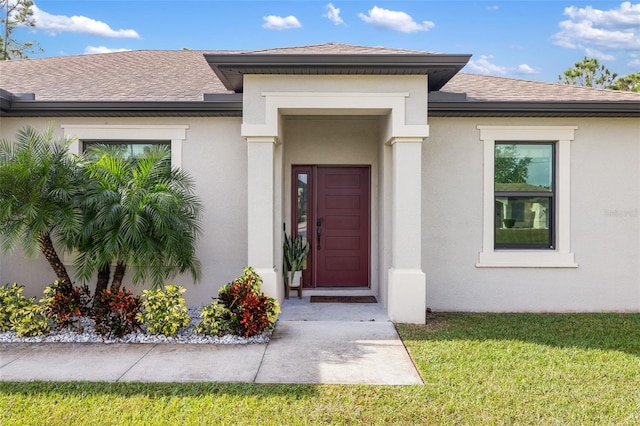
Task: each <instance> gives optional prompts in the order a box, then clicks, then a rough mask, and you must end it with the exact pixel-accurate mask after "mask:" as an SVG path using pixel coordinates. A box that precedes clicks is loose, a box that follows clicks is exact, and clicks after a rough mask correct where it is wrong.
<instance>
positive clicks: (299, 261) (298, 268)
mask: <svg viewBox="0 0 640 426" xmlns="http://www.w3.org/2000/svg"><path fill="white" fill-rule="evenodd" d="M282 249H283V253H284V256H283V263H284V268H283V273H284V289H285V291H284V297H285V298H286V299H288V298H289V292H290V290H291V289H295V290H298V297H302V280H301V279H300V278H301V276H302V270H303V269H304V266H305V262H306V260H307V254H309V249H310V246H309V242H308V241H304V240H303V239H302V236H301V235H297V236H295V237H289V236H288V235H287V233H286V232H285V233H284V244H283V246H282Z"/></svg>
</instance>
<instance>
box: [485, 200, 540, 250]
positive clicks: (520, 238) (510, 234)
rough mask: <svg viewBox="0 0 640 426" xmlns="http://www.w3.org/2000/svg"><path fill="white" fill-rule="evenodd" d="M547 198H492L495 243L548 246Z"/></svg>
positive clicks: (497, 244)
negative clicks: (493, 201) (494, 214)
mask: <svg viewBox="0 0 640 426" xmlns="http://www.w3.org/2000/svg"><path fill="white" fill-rule="evenodd" d="M550 201H551V198H548V197H496V201H495V213H496V221H495V228H496V235H495V244H496V246H500V245H502V246H518V245H523V246H525V245H529V246H541V247H542V246H544V247H551V246H552V239H551V223H552V215H551V209H550Z"/></svg>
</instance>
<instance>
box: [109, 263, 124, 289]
mask: <svg viewBox="0 0 640 426" xmlns="http://www.w3.org/2000/svg"><path fill="white" fill-rule="evenodd" d="M126 270H127V265H126V264H125V263H122V262H121V261H118V262H116V270H115V271H113V280H111V291H118V290H120V287H121V286H122V279H123V278H124V273H125V271H126Z"/></svg>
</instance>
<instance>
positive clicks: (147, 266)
mask: <svg viewBox="0 0 640 426" xmlns="http://www.w3.org/2000/svg"><path fill="white" fill-rule="evenodd" d="M84 173H85V176H86V177H87V184H86V189H85V193H84V196H83V197H82V209H83V212H84V217H85V219H84V229H83V232H82V234H81V238H80V240H79V241H77V247H78V252H79V255H78V256H77V257H76V262H75V266H76V267H77V271H76V274H77V276H78V278H79V279H82V280H85V279H89V278H90V277H91V276H92V274H93V273H94V272H96V271H97V272H98V283H97V285H96V294H97V293H98V292H99V291H100V290H102V289H104V288H106V287H107V283H108V281H109V278H110V272H111V265H112V264H115V269H114V271H113V277H112V280H111V288H112V290H117V289H119V288H120V287H121V285H122V281H123V278H124V275H125V273H126V271H127V269H128V268H129V267H130V269H131V270H132V272H133V276H132V281H133V283H134V284H137V283H140V282H146V281H149V282H151V284H152V285H153V286H154V287H156V288H157V287H160V286H162V285H163V284H165V281H166V280H168V279H170V278H172V277H174V276H175V275H176V274H177V273H182V272H189V273H191V275H192V277H193V278H194V280H196V281H197V280H198V279H199V277H200V261H199V260H198V259H197V257H196V254H195V248H196V242H197V239H198V237H199V235H200V234H201V228H200V210H201V202H200V200H199V199H198V197H197V196H196V195H195V194H194V193H193V182H192V180H191V178H190V177H189V175H188V174H187V173H186V172H184V171H182V170H180V169H177V168H174V169H172V168H171V157H170V154H169V151H168V150H167V148H166V147H162V146H158V147H154V148H152V149H150V150H149V151H148V152H146V153H145V154H143V155H142V156H141V157H139V158H130V157H126V156H125V155H123V153H122V152H121V151H119V150H118V149H117V148H112V147H108V146H104V145H102V146H101V145H98V146H95V147H93V148H92V149H91V150H90V151H89V152H88V157H87V161H86V162H85V163H84Z"/></svg>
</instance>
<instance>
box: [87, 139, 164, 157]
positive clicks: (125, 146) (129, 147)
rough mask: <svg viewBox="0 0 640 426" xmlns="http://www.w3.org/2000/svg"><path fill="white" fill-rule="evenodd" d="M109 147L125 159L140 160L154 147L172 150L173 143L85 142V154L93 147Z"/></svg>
mask: <svg viewBox="0 0 640 426" xmlns="http://www.w3.org/2000/svg"><path fill="white" fill-rule="evenodd" d="M95 145H107V146H111V147H114V148H116V149H118V151H120V152H122V153H123V154H124V156H125V158H139V157H140V156H142V155H143V154H144V153H146V152H149V150H150V149H151V148H152V147H154V146H165V147H167V148H169V150H170V149H171V141H141V142H138V141H103V140H100V141H83V149H82V151H83V152H86V151H88V150H89V148H90V147H91V146H95Z"/></svg>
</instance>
